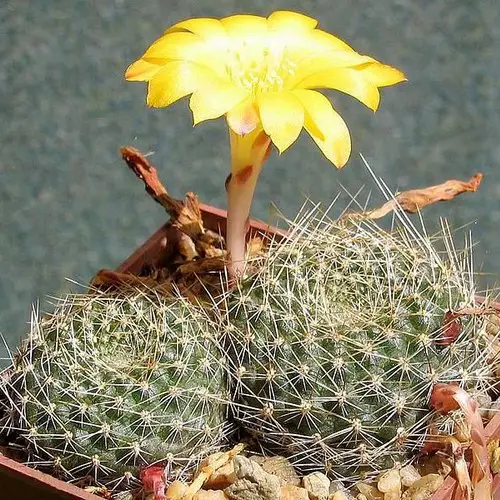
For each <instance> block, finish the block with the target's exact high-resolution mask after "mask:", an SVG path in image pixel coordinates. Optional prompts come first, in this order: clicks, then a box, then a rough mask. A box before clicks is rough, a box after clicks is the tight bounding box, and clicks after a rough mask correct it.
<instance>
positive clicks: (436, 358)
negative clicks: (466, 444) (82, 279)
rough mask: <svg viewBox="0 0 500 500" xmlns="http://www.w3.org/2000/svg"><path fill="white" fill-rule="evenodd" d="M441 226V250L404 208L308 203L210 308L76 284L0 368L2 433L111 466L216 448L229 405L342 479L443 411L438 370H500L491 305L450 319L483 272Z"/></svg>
mask: <svg viewBox="0 0 500 500" xmlns="http://www.w3.org/2000/svg"><path fill="white" fill-rule="evenodd" d="M318 215H319V214H316V216H318ZM441 242H444V243H445V244H446V245H447V248H449V251H448V256H447V257H446V258H443V257H442V256H441V255H440V254H438V252H437V251H436V250H435V247H434V246H433V242H431V241H430V240H429V239H428V238H426V237H424V236H422V235H420V234H418V232H416V230H414V228H411V227H410V226H408V227H407V229H405V230H401V231H397V232H394V233H392V234H391V233H388V232H385V231H383V230H381V229H380V228H378V227H377V226H376V225H375V223H372V222H369V221H362V220H361V221H360V220H356V219H351V220H349V219H347V220H345V221H344V222H342V223H341V222H330V221H327V220H326V219H324V218H321V220H320V221H319V222H316V220H315V217H314V214H312V215H311V214H309V215H308V216H307V217H305V218H302V220H300V221H299V222H298V223H297V224H295V225H292V228H291V234H290V236H289V237H287V238H285V239H284V240H283V241H281V242H277V241H276V242H271V243H270V248H269V250H268V251H267V252H266V253H265V255H264V256H263V257H261V258H259V260H258V262H257V267H256V272H255V273H254V274H252V275H251V276H249V277H248V278H246V279H245V280H244V281H242V282H241V283H240V284H239V285H238V286H237V287H236V288H235V289H232V290H230V291H228V292H226V293H224V294H222V295H220V296H218V297H213V304H212V305H213V306H215V307H213V308H212V311H211V312H208V308H207V307H206V304H205V305H202V304H201V303H191V302H189V301H187V300H186V299H183V298H181V297H172V298H169V299H166V298H160V297H158V296H157V295H156V294H155V293H154V292H151V293H148V294H146V293H140V292H137V291H136V292H134V293H133V294H132V295H129V294H126V293H123V294H118V295H109V294H106V293H91V294H86V295H76V296H71V297H69V298H68V299H66V300H65V301H62V302H61V303H60V304H59V305H58V306H57V307H56V311H55V313H54V314H52V315H50V316H48V317H46V318H43V319H42V320H40V321H38V322H34V324H33V328H32V332H31V335H30V337H29V338H28V340H27V341H26V342H24V343H23V345H22V347H21V349H20V351H19V353H18V354H17V355H16V356H15V358H14V362H13V367H11V368H10V370H9V376H8V377H5V380H4V381H3V385H1V386H0V387H1V388H2V392H3V397H0V403H1V404H2V405H3V408H2V409H1V411H0V414H2V415H3V418H2V421H1V422H0V423H1V425H2V427H3V434H5V433H7V432H10V433H11V434H12V435H17V436H22V437H23V439H24V440H25V442H26V441H27V442H28V443H29V445H30V446H29V450H30V452H31V454H32V457H33V458H32V462H36V461H38V462H40V463H45V464H48V465H52V466H54V465H56V466H58V467H59V468H60V469H62V471H63V472H64V471H66V472H67V473H68V474H69V475H70V476H73V477H78V476H85V475H88V474H93V475H95V476H96V477H97V479H98V480H101V479H103V478H104V477H105V476H108V478H109V479H118V480H120V478H121V477H123V475H124V474H125V475H127V473H129V472H134V471H135V470H136V468H137V466H138V465H141V464H145V463H152V462H155V461H160V462H162V463H164V462H172V463H173V462H179V461H180V462H181V463H184V464H185V465H186V466H188V465H190V464H192V463H193V462H194V460H195V459H196V458H197V457H199V456H201V455H203V454H204V453H206V452H208V451H211V450H213V449H214V448H216V447H217V446H218V445H219V444H220V443H221V441H222V438H223V437H224V435H225V431H227V430H228V429H229V424H228V422H227V419H226V416H227V415H226V408H227V407H228V406H230V407H232V414H233V417H234V420H235V421H236V423H238V424H239V425H240V427H242V428H244V429H246V430H249V431H250V432H251V433H253V434H254V435H255V436H256V437H257V439H258V442H259V443H260V444H261V445H262V447H263V448H266V447H267V448H269V449H273V450H279V452H280V453H282V454H286V455H288V456H289V457H290V458H291V459H292V461H293V462H294V463H295V464H296V465H298V466H299V467H301V468H302V469H305V470H307V469H315V470H318V469H326V471H327V472H330V473H331V474H332V475H340V476H342V477H343V478H344V479H348V478H354V477H357V476H359V474H364V473H366V472H370V471H373V472H378V471H380V470H382V469H384V468H388V467H390V466H391V465H392V464H393V463H394V461H396V460H397V461H405V460H406V459H407V458H408V457H409V456H410V454H409V453H410V452H414V451H416V450H418V449H419V448H420V447H421V446H422V444H423V442H424V439H425V438H426V434H428V424H429V422H431V421H433V422H434V423H436V425H437V426H438V427H439V425H440V424H444V425H446V426H448V424H449V423H450V421H449V420H448V421H444V419H443V420H435V418H436V417H435V416H434V415H433V414H432V413H431V412H430V411H429V409H428V401H429V396H430V393H431V391H432V388H433V386H434V384H436V383H438V382H446V383H450V382H451V383H458V384H460V385H461V386H463V387H464V388H466V389H467V390H468V391H470V392H472V393H473V394H474V395H477V394H485V393H486V392H487V391H488V390H489V389H490V388H491V385H492V383H493V377H492V376H491V372H492V371H493V370H492V367H491V365H489V364H488V362H487V359H488V358H489V357H490V354H491V353H490V350H489V339H488V338H487V336H486V332H485V323H486V321H487V317H485V316H484V315H482V314H471V315H467V314H463V315H462V316H461V317H460V319H457V317H456V316H454V320H453V328H452V329H451V330H450V328H449V326H450V322H449V321H448V319H447V318H448V317H449V315H447V312H448V311H454V312H456V313H457V312H458V311H464V310H465V308H467V307H469V308H470V307H473V306H475V303H474V296H475V290H474V284H473V279H472V274H471V273H470V270H469V267H468V264H467V259H465V260H464V261H463V262H462V261H461V260H460V259H459V258H458V256H457V255H456V254H455V253H454V251H453V250H452V247H451V240H450V239H449V238H448V237H444V238H441ZM465 256H466V255H465ZM476 309H477V308H476ZM458 322H460V325H458ZM457 325H458V327H457ZM228 376H229V381H228V380H227V378H228ZM226 403H229V405H227V404H226ZM446 429H448V430H449V427H446ZM427 437H428V436H427Z"/></svg>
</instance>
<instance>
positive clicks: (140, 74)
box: [125, 59, 162, 82]
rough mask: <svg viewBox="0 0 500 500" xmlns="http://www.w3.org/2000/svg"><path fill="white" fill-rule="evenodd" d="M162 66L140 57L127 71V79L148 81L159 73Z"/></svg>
mask: <svg viewBox="0 0 500 500" xmlns="http://www.w3.org/2000/svg"><path fill="white" fill-rule="evenodd" d="M161 68H162V67H161V66H158V65H157V64H153V63H149V62H146V61H144V60H142V59H139V60H137V61H135V62H134V63H132V64H131V65H130V66H129V67H128V68H127V70H126V71H125V79H126V80H129V81H131V82H147V81H149V80H151V78H152V77H153V76H154V75H155V74H156V73H158V71H159V70H160V69H161Z"/></svg>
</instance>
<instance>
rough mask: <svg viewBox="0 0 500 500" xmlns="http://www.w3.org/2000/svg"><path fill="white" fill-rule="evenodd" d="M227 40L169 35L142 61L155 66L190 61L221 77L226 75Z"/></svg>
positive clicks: (149, 51) (163, 37) (160, 39)
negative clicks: (170, 62) (169, 62)
mask: <svg viewBox="0 0 500 500" xmlns="http://www.w3.org/2000/svg"><path fill="white" fill-rule="evenodd" d="M226 45H227V38H223V39H215V38H214V39H210V40H204V39H202V38H200V37H199V36H198V35H194V34H192V33H186V32H177V33H169V34H167V35H164V36H162V37H161V38H159V39H158V40H156V42H154V43H153V45H151V47H149V49H148V50H147V51H146V52H145V53H144V55H143V56H142V59H143V60H145V61H147V62H150V63H153V64H165V63H166V62H168V61H178V60H179V61H180V60H184V61H190V62H194V63H196V64H200V65H202V66H206V67H209V68H210V69H212V71H214V72H216V73H217V74H218V75H219V76H223V75H224V74H226V61H225V56H226V52H227V47H226Z"/></svg>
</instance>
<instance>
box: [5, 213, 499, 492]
mask: <svg viewBox="0 0 500 500" xmlns="http://www.w3.org/2000/svg"><path fill="white" fill-rule="evenodd" d="M201 211H202V213H203V221H204V225H205V227H206V228H207V229H211V230H213V231H216V232H219V233H220V234H222V235H224V233H225V227H226V212H225V211H224V210H220V209H218V208H214V207H211V206H208V205H201ZM249 234H250V235H252V236H254V235H259V234H261V235H264V236H265V235H266V234H267V235H269V234H274V235H276V234H284V233H282V232H280V231H279V230H277V229H276V228H274V227H272V226H269V225H267V224H263V223H261V222H257V221H251V223H250V231H249ZM171 236H172V234H170V233H169V230H168V226H167V225H166V224H165V225H164V226H162V227H161V228H160V229H158V231H156V232H155V233H154V234H153V235H152V236H151V237H150V238H149V239H148V240H147V241H146V242H145V243H144V244H143V245H142V246H140V247H139V248H138V249H137V250H136V251H135V252H134V253H132V255H131V256H130V257H128V259H126V260H125V261H124V262H123V263H122V264H121V265H120V266H119V267H118V269H117V270H118V271H121V272H130V273H133V274H138V273H139V272H140V271H141V269H142V268H143V267H144V266H145V265H147V266H153V267H154V266H155V265H156V264H158V263H159V262H160V260H161V258H162V256H164V255H165V254H166V253H168V244H169V242H171V241H172V237H171ZM482 301H483V299H482V298H481V297H478V303H481V302H482ZM495 307H496V308H497V309H498V310H499V311H500V304H495ZM487 434H488V436H493V435H499V434H500V414H498V415H496V417H495V418H494V419H493V420H492V421H491V422H490V423H489V424H488V427H487ZM456 490H457V483H456V481H455V480H454V479H453V478H451V477H448V478H447V479H446V481H445V483H444V484H443V486H442V488H441V489H440V490H439V491H437V492H436V493H435V494H434V496H433V497H432V498H433V499H435V500H452V499H453V498H454V496H455V493H456ZM0 497H1V498H9V499H10V498H19V499H22V500H49V499H50V500H58V499H68V500H69V499H73V500H98V499H99V498H101V497H98V496H96V495H92V494H90V493H87V492H85V491H84V490H82V489H80V488H78V487H76V486H74V485H72V484H69V483H65V482H63V481H60V480H58V479H55V478H54V477H52V476H50V475H48V474H45V473H42V472H40V471H37V470H34V469H31V468H29V467H27V466H25V465H22V464H20V463H18V462H15V461H14V460H11V459H9V458H6V457H4V456H1V455H0Z"/></svg>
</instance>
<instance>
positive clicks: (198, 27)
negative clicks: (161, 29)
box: [165, 17, 227, 38]
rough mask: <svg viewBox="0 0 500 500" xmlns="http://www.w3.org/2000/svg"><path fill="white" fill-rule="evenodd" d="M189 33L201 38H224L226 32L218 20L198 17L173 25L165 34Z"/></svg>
mask: <svg viewBox="0 0 500 500" xmlns="http://www.w3.org/2000/svg"><path fill="white" fill-rule="evenodd" d="M183 31H184V32H185V31H189V32H190V33H194V34H195V35H198V36H200V37H202V38H226V37H227V34H226V30H225V29H224V26H222V23H221V22H220V20H219V19H212V18H209V17H200V18H194V19H187V20H186V21H181V22H180V23H177V24H174V25H173V26H172V27H171V28H169V29H168V30H167V31H165V33H177V32H183Z"/></svg>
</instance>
